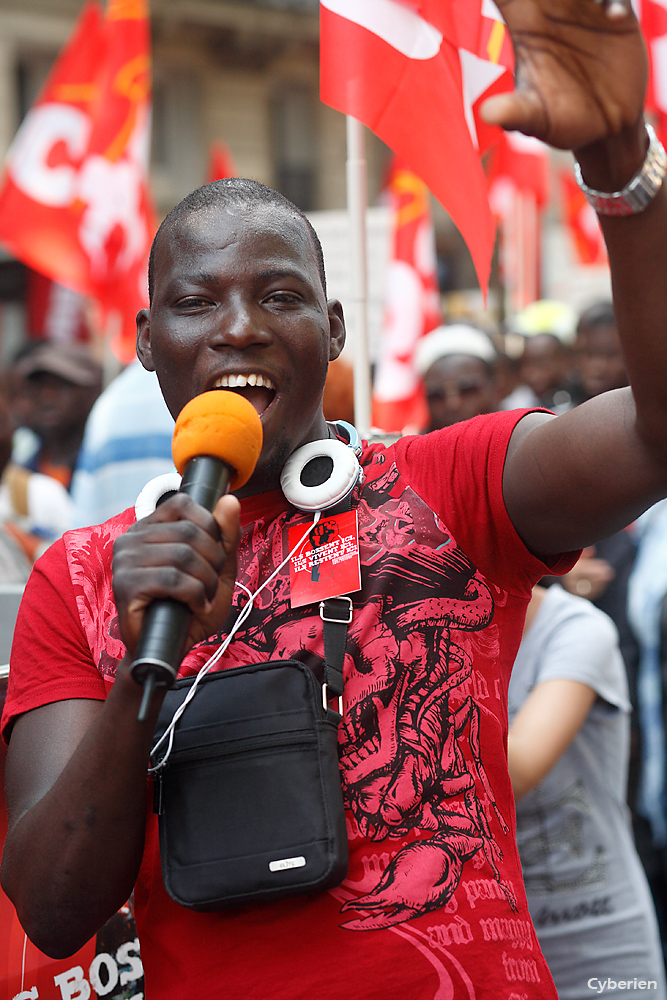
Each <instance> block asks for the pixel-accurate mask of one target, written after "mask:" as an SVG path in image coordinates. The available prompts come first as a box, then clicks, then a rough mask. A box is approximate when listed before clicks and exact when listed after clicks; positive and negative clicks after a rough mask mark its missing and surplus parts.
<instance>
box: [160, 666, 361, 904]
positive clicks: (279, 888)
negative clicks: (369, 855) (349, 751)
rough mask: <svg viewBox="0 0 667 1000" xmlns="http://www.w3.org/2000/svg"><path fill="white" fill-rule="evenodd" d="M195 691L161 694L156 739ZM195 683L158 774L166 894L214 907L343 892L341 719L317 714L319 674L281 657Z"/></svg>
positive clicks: (183, 685)
mask: <svg viewBox="0 0 667 1000" xmlns="http://www.w3.org/2000/svg"><path fill="white" fill-rule="evenodd" d="M192 682H193V678H185V679H182V680H179V681H177V682H176V684H175V685H174V687H173V688H172V689H171V690H170V691H168V692H167V695H166V697H165V701H164V703H163V706H162V709H161V713H160V718H159V720H158V725H157V727H156V731H155V736H156V738H159V737H160V736H161V735H162V733H163V732H164V731H165V729H166V727H167V725H168V724H169V722H170V720H171V718H172V716H173V714H174V712H175V710H176V708H177V707H178V705H179V704H180V703H181V702H182V701H183V699H184V698H185V695H186V694H187V692H188V690H189V688H190V686H191V684H192ZM200 684H201V687H202V690H198V691H197V693H196V695H195V696H194V698H193V700H192V701H191V702H190V704H189V705H188V707H187V708H186V710H185V712H184V714H183V716H182V717H181V719H180V720H179V721H178V723H177V726H176V730H175V739H174V746H173V749H172V752H171V755H170V757H169V760H168V763H167V764H166V766H165V767H164V768H163V769H161V770H160V771H159V772H157V774H156V775H155V804H156V811H157V812H158V814H159V827H160V855H161V859H162V876H163V880H164V884H165V887H166V889H167V891H168V893H169V895H170V896H171V897H172V899H174V900H175V901H176V902H177V903H180V904H181V905H182V906H187V907H189V908H191V909H195V910H217V909H222V908H223V907H225V906H228V905H231V904H235V903H248V902H252V901H265V900H270V899H279V898H281V897H283V896H289V895H295V894H299V893H308V892H314V891H318V890H322V889H326V888H330V887H331V886H334V885H338V884H339V883H340V882H341V881H342V880H343V879H344V878H345V875H346V874H347V866H348V856H347V836H346V829H345V817H344V810H343V795H342V790H341V782H340V774H339V768H338V747H337V723H338V721H339V716H338V715H337V713H335V712H333V711H331V710H330V709H325V708H324V706H323V704H322V688H321V686H320V685H319V684H318V682H317V680H316V678H315V675H314V674H313V673H312V671H311V670H310V669H309V668H308V667H307V666H305V665H304V664H303V663H300V662H299V661H297V660H278V661H272V662H269V663H259V664H252V665H249V666H245V667H237V668H234V669H230V670H222V671H218V672H216V673H211V674H208V675H206V676H205V677H204V678H203V680H202V681H201V682H200ZM165 743H166V741H165ZM163 753H164V748H160V749H159V750H158V751H157V754H156V760H154V761H153V765H155V764H156V763H157V762H158V760H159V759H160V757H161V756H162V754H163Z"/></svg>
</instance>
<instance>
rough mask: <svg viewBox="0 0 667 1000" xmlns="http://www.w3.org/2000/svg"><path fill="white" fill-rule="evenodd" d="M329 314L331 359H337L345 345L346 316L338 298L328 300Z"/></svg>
mask: <svg viewBox="0 0 667 1000" xmlns="http://www.w3.org/2000/svg"><path fill="white" fill-rule="evenodd" d="M327 312H328V314H329V361H335V360H336V358H337V357H338V355H339V354H340V352H341V351H342V350H343V347H344V346H345V318H344V316H343V307H342V305H341V304H340V302H339V301H338V299H329V301H328V302H327Z"/></svg>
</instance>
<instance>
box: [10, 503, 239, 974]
mask: <svg viewBox="0 0 667 1000" xmlns="http://www.w3.org/2000/svg"><path fill="white" fill-rule="evenodd" d="M238 533H239V528H238V501H237V500H236V498H235V497H225V498H224V499H223V500H221V501H220V502H219V504H218V507H217V508H216V513H215V520H214V519H213V518H212V517H211V516H210V515H209V514H208V513H207V512H206V511H205V510H204V509H203V508H202V507H198V506H197V505H196V504H194V503H193V502H192V501H191V500H189V499H188V498H187V497H185V496H182V495H181V496H179V497H176V498H174V500H172V501H168V502H167V503H166V504H164V505H163V506H161V507H160V508H158V510H157V511H156V512H155V514H154V515H151V517H150V518H146V519H145V520H143V521H141V522H139V523H138V524H137V525H136V526H134V527H133V528H131V529H130V530H129V531H128V532H127V534H126V535H123V536H121V538H120V539H119V540H118V541H117V543H116V556H115V562H116V566H115V575H114V590H115V597H116V605H117V608H118V612H119V621H120V627H121V633H122V635H123V638H124V641H125V644H126V646H127V648H128V651H129V653H130V654H131V652H132V650H133V649H134V647H135V644H136V640H137V638H138V635H139V632H140V629H141V623H142V618H143V612H144V609H145V607H146V606H147V604H149V603H150V601H151V600H152V599H154V598H155V597H160V596H172V597H176V598H178V599H180V600H182V601H183V602H184V603H186V604H187V605H188V606H189V607H190V608H191V609H192V611H193V614H194V617H193V624H192V628H191V633H190V645H191V644H192V643H193V642H195V641H198V640H200V639H202V638H204V637H206V636H208V635H210V634H212V633H213V632H215V631H216V629H217V628H219V627H220V626H221V625H222V623H223V622H224V619H225V617H226V615H227V612H228V609H229V604H230V600H231V593H232V590H233V586H234V579H235V570H236V558H235V557H236V546H237V544H238ZM221 539H222V540H221ZM54 641H58V637H57V636H55V637H54ZM130 662H131V655H130V656H128V657H126V659H125V660H123V661H122V662H121V663H120V664H119V666H118V671H117V675H116V680H115V683H114V685H113V687H112V689H111V691H110V693H109V696H108V698H107V699H106V701H93V700H89V699H77V700H69V701H60V702H54V703H51V704H47V705H44V706H43V707H41V708H37V709H35V710H34V711H31V712H26V713H25V714H24V715H22V716H20V717H19V718H18V719H17V720H16V722H15V725H14V729H13V732H12V736H11V740H10V744H9V752H8V758H7V770H6V786H7V806H8V813H9V832H8V835H7V841H6V846H5V853H4V856H3V863H2V884H3V888H4V889H5V891H6V892H7V894H8V896H9V897H10V899H11V900H12V902H13V903H14V905H15V906H16V909H17V912H18V915H19V919H20V920H21V923H22V925H23V927H24V928H25V930H26V932H27V933H28V936H29V937H30V938H31V940H32V941H34V943H35V944H36V945H37V946H38V947H39V948H40V949H41V950H42V951H44V952H45V953H46V954H48V955H51V956H53V957H64V956H66V955H69V954H71V953H72V952H74V951H76V950H77V949H78V948H79V947H81V945H83V944H84V943H85V941H87V940H88V938H90V937H91V936H92V935H93V934H94V933H95V932H96V931H97V930H98V928H99V927H101V926H102V924H104V923H105V921H106V920H107V919H108V918H109V917H110V916H112V914H113V913H114V912H116V910H117V909H118V908H119V907H120V906H121V905H122V904H123V903H124V902H125V900H126V899H127V898H128V896H129V894H130V892H131V890H132V887H133V885H134V882H135V879H136V875H137V872H138V870H139V865H140V863H141V857H142V851H143V843H144V826H145V817H146V773H147V767H148V754H149V750H150V747H151V743H152V733H153V728H154V725H155V721H156V716H157V712H158V711H159V701H160V699H155V704H154V706H153V710H152V713H151V716H150V718H148V719H147V721H146V722H144V723H139V722H137V714H138V710H139V704H140V701H141V694H142V692H141V688H140V687H139V686H138V685H137V684H135V682H134V681H133V680H132V678H131V676H130V673H129V666H130Z"/></svg>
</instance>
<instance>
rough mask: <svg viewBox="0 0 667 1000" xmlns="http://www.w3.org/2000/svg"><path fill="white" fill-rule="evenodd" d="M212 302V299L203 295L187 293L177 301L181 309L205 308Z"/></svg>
mask: <svg viewBox="0 0 667 1000" xmlns="http://www.w3.org/2000/svg"><path fill="white" fill-rule="evenodd" d="M210 304H211V302H210V299H206V298H204V297H203V296H202V295H186V296H185V297H184V298H182V299H179V300H178V302H177V306H178V308H180V309H204V308H206V307H207V306H209V305H210Z"/></svg>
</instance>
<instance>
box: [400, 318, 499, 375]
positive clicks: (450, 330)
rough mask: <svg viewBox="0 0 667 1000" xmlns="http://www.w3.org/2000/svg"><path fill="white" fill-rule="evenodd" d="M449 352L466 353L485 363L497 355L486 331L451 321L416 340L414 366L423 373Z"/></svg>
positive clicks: (491, 361) (488, 362)
mask: <svg viewBox="0 0 667 1000" xmlns="http://www.w3.org/2000/svg"><path fill="white" fill-rule="evenodd" d="M450 354H466V355H468V356H469V357H471V358H479V359H480V360H481V361H486V362H487V364H492V363H493V362H494V361H495V360H496V358H497V357H498V354H497V351H496V349H495V347H494V346H493V344H492V343H491V339H490V337H488V336H487V334H486V333H483V332H482V331H481V330H476V329H475V327H474V326H467V325H466V324H465V323H452V324H451V326H437V327H436V328H435V330H431V332H430V333H427V334H426V336H425V337H421V338H420V339H419V340H418V341H417V346H416V347H415V368H416V369H417V371H418V372H419V374H420V375H425V374H426V372H427V371H428V370H429V368H430V367H431V365H432V364H435V362H436V361H439V360H440V358H446V357H448V356H449V355H450Z"/></svg>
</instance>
